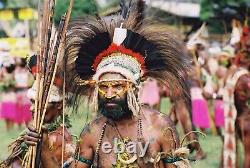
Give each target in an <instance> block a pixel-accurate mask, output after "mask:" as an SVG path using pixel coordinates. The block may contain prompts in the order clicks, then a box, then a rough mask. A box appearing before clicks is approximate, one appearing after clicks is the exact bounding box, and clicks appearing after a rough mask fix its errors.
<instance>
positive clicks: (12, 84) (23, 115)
mask: <svg viewBox="0 0 250 168" xmlns="http://www.w3.org/2000/svg"><path fill="white" fill-rule="evenodd" d="M31 83H32V77H31V75H30V73H29V71H28V69H27V68H26V59H25V58H14V57H11V56H6V57H2V59H1V68H0V89H1V94H0V100H1V101H0V119H2V120H4V121H5V123H6V129H7V130H10V129H11V128H12V127H13V126H14V124H17V125H19V126H21V125H22V124H28V122H29V121H30V120H31V119H32V115H31V112H30V105H31V103H30V101H29V99H28V97H27V90H28V88H29V87H30V84H31Z"/></svg>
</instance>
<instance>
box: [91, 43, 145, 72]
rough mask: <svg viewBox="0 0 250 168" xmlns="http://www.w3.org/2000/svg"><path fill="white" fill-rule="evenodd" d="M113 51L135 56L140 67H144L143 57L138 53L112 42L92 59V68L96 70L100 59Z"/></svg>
mask: <svg viewBox="0 0 250 168" xmlns="http://www.w3.org/2000/svg"><path fill="white" fill-rule="evenodd" d="M113 53H122V54H125V55H129V56H131V57H133V58H135V59H136V60H137V61H138V62H139V63H140V64H141V68H142V69H145V59H144V57H143V56H142V55H141V54H140V53H135V52H133V51H132V50H130V49H127V48H125V47H124V46H118V45H116V44H114V43H112V44H111V45H110V46H109V47H108V49H106V50H104V51H103V52H101V53H100V54H98V55H97V57H96V58H95V60H94V64H93V65H92V67H93V69H94V70H95V71H96V69H97V66H98V65H99V63H100V62H101V61H102V59H103V58H105V57H108V56H110V55H111V54H113Z"/></svg>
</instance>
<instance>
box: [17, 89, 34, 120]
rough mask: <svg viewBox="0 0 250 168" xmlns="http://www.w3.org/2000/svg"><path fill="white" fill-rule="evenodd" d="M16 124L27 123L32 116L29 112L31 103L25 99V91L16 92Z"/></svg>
mask: <svg viewBox="0 0 250 168" xmlns="http://www.w3.org/2000/svg"><path fill="white" fill-rule="evenodd" d="M17 100H18V101H17V116H18V117H17V123H18V124H21V123H28V122H29V121H30V120H31V118H32V114H31V112H30V106H31V103H30V101H29V99H28V97H27V90H23V91H18V92H17Z"/></svg>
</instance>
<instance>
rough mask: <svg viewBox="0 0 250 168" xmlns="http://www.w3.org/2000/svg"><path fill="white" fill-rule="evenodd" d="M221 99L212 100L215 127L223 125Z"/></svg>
mask: <svg viewBox="0 0 250 168" xmlns="http://www.w3.org/2000/svg"><path fill="white" fill-rule="evenodd" d="M223 105H224V103H223V101H222V100H215V102H214V112H215V114H214V120H215V126H216V127H224V121H225V117H224V109H223Z"/></svg>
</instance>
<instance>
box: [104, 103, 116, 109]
mask: <svg viewBox="0 0 250 168" xmlns="http://www.w3.org/2000/svg"><path fill="white" fill-rule="evenodd" d="M105 107H106V108H115V107H117V104H116V103H106V104H105Z"/></svg>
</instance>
